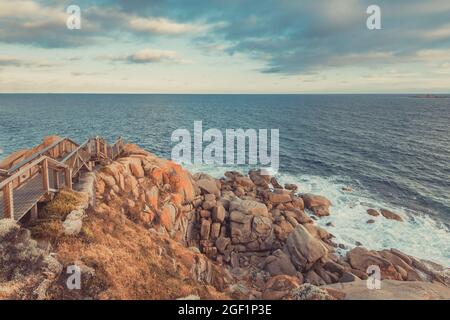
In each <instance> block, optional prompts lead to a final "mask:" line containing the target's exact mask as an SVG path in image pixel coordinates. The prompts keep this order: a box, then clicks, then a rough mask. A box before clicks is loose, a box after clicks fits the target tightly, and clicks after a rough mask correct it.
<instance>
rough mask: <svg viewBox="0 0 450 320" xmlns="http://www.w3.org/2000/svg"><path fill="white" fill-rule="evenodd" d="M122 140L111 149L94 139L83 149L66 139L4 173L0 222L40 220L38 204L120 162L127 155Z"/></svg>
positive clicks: (1, 176)
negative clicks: (87, 173)
mask: <svg viewBox="0 0 450 320" xmlns="http://www.w3.org/2000/svg"><path fill="white" fill-rule="evenodd" d="M123 145H124V143H123V140H122V139H121V138H119V139H118V140H117V141H116V143H114V144H113V145H108V144H107V142H106V141H105V140H104V139H102V138H98V137H96V138H91V139H88V140H87V141H86V142H84V143H83V144H81V145H79V144H77V143H75V142H73V141H72V140H70V139H68V138H63V139H60V140H58V141H56V142H55V143H53V144H51V145H49V146H48V147H46V148H44V149H42V150H40V151H38V152H36V153H35V154H33V155H31V156H30V157H28V158H26V159H24V160H22V161H20V162H19V163H17V164H15V165H13V166H12V167H11V168H9V169H8V170H4V171H1V172H0V190H1V191H2V192H0V219H4V218H9V219H14V220H16V221H20V220H21V219H22V218H23V217H24V216H25V215H27V213H29V212H31V217H32V218H36V217H37V204H38V203H39V202H42V201H45V200H47V199H49V196H50V195H52V194H54V193H56V192H58V191H59V190H60V189H61V188H69V189H71V188H72V183H73V180H74V179H75V178H78V177H79V176H80V175H81V174H82V173H83V172H84V171H91V170H92V168H93V166H95V164H96V163H99V162H105V161H106V162H107V161H111V160H114V159H115V158H117V157H118V156H119V155H120V154H121V153H122V151H123Z"/></svg>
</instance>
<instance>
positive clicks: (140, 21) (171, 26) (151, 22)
mask: <svg viewBox="0 0 450 320" xmlns="http://www.w3.org/2000/svg"><path fill="white" fill-rule="evenodd" d="M128 25H129V27H130V28H131V29H133V30H134V31H141V32H151V33H157V34H183V33H196V32H200V31H202V30H204V27H203V26H201V25H197V24H187V23H178V22H175V21H172V20H169V19H166V18H138V17H131V18H130V19H129V22H128Z"/></svg>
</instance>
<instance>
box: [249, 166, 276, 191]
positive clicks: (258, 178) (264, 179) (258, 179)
mask: <svg viewBox="0 0 450 320" xmlns="http://www.w3.org/2000/svg"><path fill="white" fill-rule="evenodd" d="M248 176H249V177H250V179H251V180H252V181H253V183H254V184H255V185H256V186H258V187H262V188H264V189H268V188H269V183H270V178H271V177H270V176H269V175H262V174H261V170H250V171H249V172H248Z"/></svg>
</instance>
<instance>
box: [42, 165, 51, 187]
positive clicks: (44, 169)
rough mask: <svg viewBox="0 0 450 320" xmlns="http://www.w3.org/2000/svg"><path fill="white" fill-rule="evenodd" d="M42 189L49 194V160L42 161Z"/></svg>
mask: <svg viewBox="0 0 450 320" xmlns="http://www.w3.org/2000/svg"><path fill="white" fill-rule="evenodd" d="M42 187H43V188H44V190H45V192H49V190H50V184H49V178H48V160H47V159H44V161H42Z"/></svg>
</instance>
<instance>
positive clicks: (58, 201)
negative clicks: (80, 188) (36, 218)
mask: <svg viewBox="0 0 450 320" xmlns="http://www.w3.org/2000/svg"><path fill="white" fill-rule="evenodd" d="M86 198H87V195H86V194H84V193H82V192H76V191H73V190H67V189H62V190H61V191H60V192H59V193H58V194H57V195H56V196H55V198H54V199H53V200H52V201H50V202H49V203H48V204H47V205H46V206H45V208H44V212H45V218H48V219H60V220H64V219H65V218H66V216H67V215H68V214H69V213H70V212H72V211H73V210H75V209H77V208H78V207H80V206H81V205H82V204H83V202H85V201H87V199H86Z"/></svg>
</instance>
